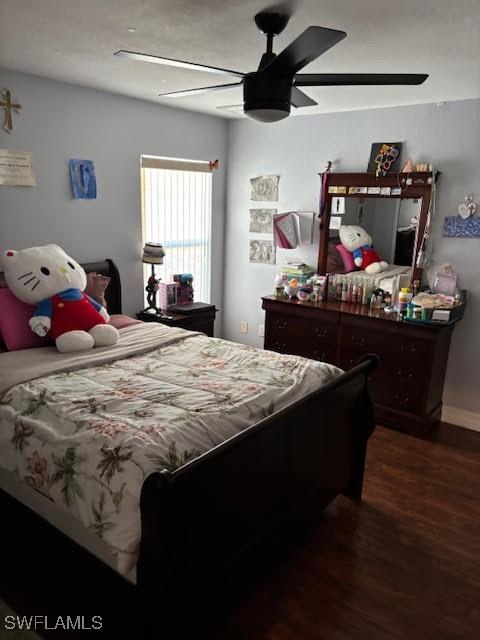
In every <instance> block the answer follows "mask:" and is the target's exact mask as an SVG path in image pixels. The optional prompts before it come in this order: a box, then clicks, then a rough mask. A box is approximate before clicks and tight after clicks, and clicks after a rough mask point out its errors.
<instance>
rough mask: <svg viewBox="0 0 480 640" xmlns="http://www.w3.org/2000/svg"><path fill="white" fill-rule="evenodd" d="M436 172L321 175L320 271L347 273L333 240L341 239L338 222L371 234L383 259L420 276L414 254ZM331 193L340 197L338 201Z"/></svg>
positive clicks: (417, 247) (423, 230) (427, 209)
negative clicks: (361, 228)
mask: <svg viewBox="0 0 480 640" xmlns="http://www.w3.org/2000/svg"><path fill="white" fill-rule="evenodd" d="M439 175H440V174H439V172H437V173H436V174H435V175H433V174H432V173H429V172H426V173H423V172H417V173H412V174H408V173H396V174H391V175H387V176H381V177H379V178H377V177H376V176H375V175H374V174H369V173H328V174H327V175H326V176H323V179H322V198H321V200H322V204H321V212H320V242H319V250H318V265H317V271H318V273H320V274H324V273H345V270H344V269H345V266H344V264H343V263H342V260H341V258H339V255H338V251H337V249H336V245H338V244H340V239H339V228H340V226H341V225H347V224H353V225H358V226H361V227H363V228H364V229H365V230H366V231H367V232H368V233H369V234H370V235H371V236H372V242H373V245H374V247H375V249H376V251H377V252H378V254H379V256H380V257H381V258H382V260H385V261H386V262H388V263H389V265H396V267H397V270H399V271H402V272H405V273H408V274H409V276H410V278H411V279H412V280H416V279H418V280H421V279H422V269H421V268H419V267H418V266H417V262H418V254H419V252H420V250H421V247H422V243H423V240H424V233H425V227H426V224H427V218H428V211H429V207H430V200H431V195H432V185H433V184H434V182H436V180H437V179H438V176H439ZM334 198H336V199H337V198H341V199H342V200H341V202H340V203H339V204H337V202H338V201H337V200H333V199H334ZM332 208H333V211H332ZM342 209H343V210H344V213H341V211H342ZM402 267H403V269H401V268H402ZM391 271H392V270H391ZM392 273H393V271H392Z"/></svg>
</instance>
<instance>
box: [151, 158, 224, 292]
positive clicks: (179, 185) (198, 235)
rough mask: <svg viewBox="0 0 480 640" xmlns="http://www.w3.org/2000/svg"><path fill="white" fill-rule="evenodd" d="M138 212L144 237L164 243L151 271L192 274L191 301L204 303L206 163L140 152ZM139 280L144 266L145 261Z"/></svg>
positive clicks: (208, 220) (208, 216)
mask: <svg viewBox="0 0 480 640" xmlns="http://www.w3.org/2000/svg"><path fill="white" fill-rule="evenodd" d="M142 217H143V235H144V241H146V242H160V243H161V244H162V245H163V246H164V248H165V254H166V255H165V258H164V264H163V265H158V266H157V268H156V272H157V274H158V275H159V276H160V277H161V278H162V281H163V282H171V281H172V275H173V274H174V273H191V274H193V287H194V291H195V300H196V301H201V302H210V279H211V273H210V262H211V260H210V254H211V235H212V234H211V227H212V172H211V169H210V166H209V163H208V162H195V161H190V160H187V161H183V160H178V159H170V158H154V157H151V156H142ZM144 275H145V281H147V280H148V276H149V275H150V267H149V266H148V265H146V266H145V270H144Z"/></svg>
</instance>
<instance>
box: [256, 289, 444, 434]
mask: <svg viewBox="0 0 480 640" xmlns="http://www.w3.org/2000/svg"><path fill="white" fill-rule="evenodd" d="M262 300H263V305H262V306H263V309H265V311H266V321H265V349H270V350H272V351H279V352H280V353H290V354H296V355H301V356H305V357H307V358H313V359H314V360H323V361H325V362H329V363H331V364H335V365H337V366H338V367H341V368H342V369H350V368H351V367H352V366H353V365H354V364H355V363H356V362H357V361H358V359H359V358H360V357H361V356H362V355H365V354H367V353H376V354H377V355H378V356H379V357H380V359H381V366H380V367H379V368H378V369H377V370H376V371H375V372H374V374H373V376H372V378H371V383H370V384H371V387H370V391H371V394H372V398H373V401H374V403H375V413H376V419H377V422H378V424H381V425H384V426H388V427H391V428H394V429H399V430H401V431H406V432H409V433H412V434H415V435H421V434H422V433H424V432H425V431H427V429H428V428H429V427H430V426H431V425H432V424H433V423H435V422H436V421H438V420H439V419H440V416H441V410H442V393H443V382H444V379H445V370H446V367H447V360H448V351H449V348H450V339H451V336H452V332H453V329H454V324H448V325H439V324H435V325H432V324H428V325H427V324H416V323H412V322H408V321H406V320H405V321H403V320H401V319H400V318H399V316H397V314H387V313H385V312H384V311H383V310H370V309H368V308H367V307H366V306H361V305H355V304H349V303H344V302H319V303H311V302H300V301H299V300H297V299H293V300H287V299H285V298H282V299H278V298H276V297H274V296H266V297H264V298H262Z"/></svg>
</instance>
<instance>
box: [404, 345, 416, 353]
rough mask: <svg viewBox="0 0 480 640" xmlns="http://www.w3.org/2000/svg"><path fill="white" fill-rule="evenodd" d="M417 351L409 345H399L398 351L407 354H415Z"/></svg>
mask: <svg viewBox="0 0 480 640" xmlns="http://www.w3.org/2000/svg"><path fill="white" fill-rule="evenodd" d="M416 350H417V348H416V347H414V346H412V345H409V344H401V345H400V351H408V352H409V353H415V352H416Z"/></svg>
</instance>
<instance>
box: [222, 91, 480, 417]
mask: <svg viewBox="0 0 480 640" xmlns="http://www.w3.org/2000/svg"><path fill="white" fill-rule="evenodd" d="M382 140H402V141H403V142H404V145H405V146H404V152H403V156H404V157H407V156H411V157H412V159H413V160H414V161H416V162H421V161H429V162H434V163H435V164H436V165H437V167H438V168H439V169H440V170H441V171H442V172H443V175H442V176H441V178H440V184H439V189H438V208H437V217H436V220H435V232H434V242H435V259H436V264H437V265H441V264H443V263H444V262H447V261H448V262H451V264H452V265H453V266H454V268H455V269H456V270H457V271H458V273H459V274H460V283H461V285H462V287H465V288H467V289H469V290H470V295H471V300H470V303H469V306H468V309H467V312H466V316H465V318H464V320H463V321H462V322H461V323H459V324H458V325H457V327H456V329H455V332H454V338H453V344H452V348H451V351H450V359H449V364H448V371H447V380H446V388H445V394H444V402H445V403H446V404H447V405H450V406H452V407H457V408H461V409H463V410H466V411H472V412H480V394H479V393H478V376H479V373H478V371H479V364H480V333H479V326H480V323H479V320H480V239H451V238H443V237H442V221H443V218H444V217H445V216H446V215H452V214H453V215H455V214H456V211H457V206H458V204H459V203H460V202H462V201H463V198H464V196H465V194H467V193H473V194H474V195H475V197H476V201H477V202H480V147H479V141H480V101H479V100H468V101H461V102H454V103H448V104H445V105H444V106H442V107H436V106H435V105H420V106H412V107H400V108H394V109H378V110H369V111H357V112H349V113H338V114H329V115H318V116H309V117H305V116H304V117H293V118H289V119H288V120H285V121H283V122H280V123H277V124H274V125H262V124H258V123H255V122H251V121H246V120H242V121H235V122H234V123H232V124H231V125H230V130H229V160H228V176H227V223H226V235H225V238H226V241H225V256H226V265H225V293H224V311H225V314H224V336H225V337H226V338H227V339H230V340H237V341H239V342H245V343H248V344H251V345H255V346H261V345H262V343H263V339H262V338H260V337H259V336H258V325H259V324H260V323H262V322H263V319H264V316H263V312H262V311H261V301H260V297H261V296H262V295H265V294H269V293H271V292H272V283H273V278H274V275H275V273H276V272H277V270H278V267H275V266H269V265H252V264H249V262H248V238H249V237H251V234H249V233H248V209H249V206H250V202H249V178H251V177H253V176H258V175H262V174H279V175H280V176H281V178H280V201H279V202H278V209H279V211H289V210H292V209H293V210H295V209H298V210H308V209H310V210H311V209H312V208H313V209H317V207H318V194H319V178H318V175H317V173H318V172H319V171H322V170H323V168H324V166H325V162H326V161H327V160H334V161H335V162H336V164H335V170H336V171H365V169H366V166H367V163H368V158H369V154H370V145H371V143H372V142H380V141H382ZM262 206H264V205H262ZM265 206H266V205H265ZM317 237H318V235H317ZM291 253H293V254H295V255H300V256H301V257H304V258H305V259H306V260H309V261H310V263H311V264H316V247H315V249H314V250H312V249H304V250H303V251H302V252H298V251H293V252H291ZM281 263H282V262H281V258H280V261H279V262H278V264H281ZM242 320H246V321H248V323H249V333H248V334H247V335H243V334H241V333H240V322H241V321H242Z"/></svg>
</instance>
